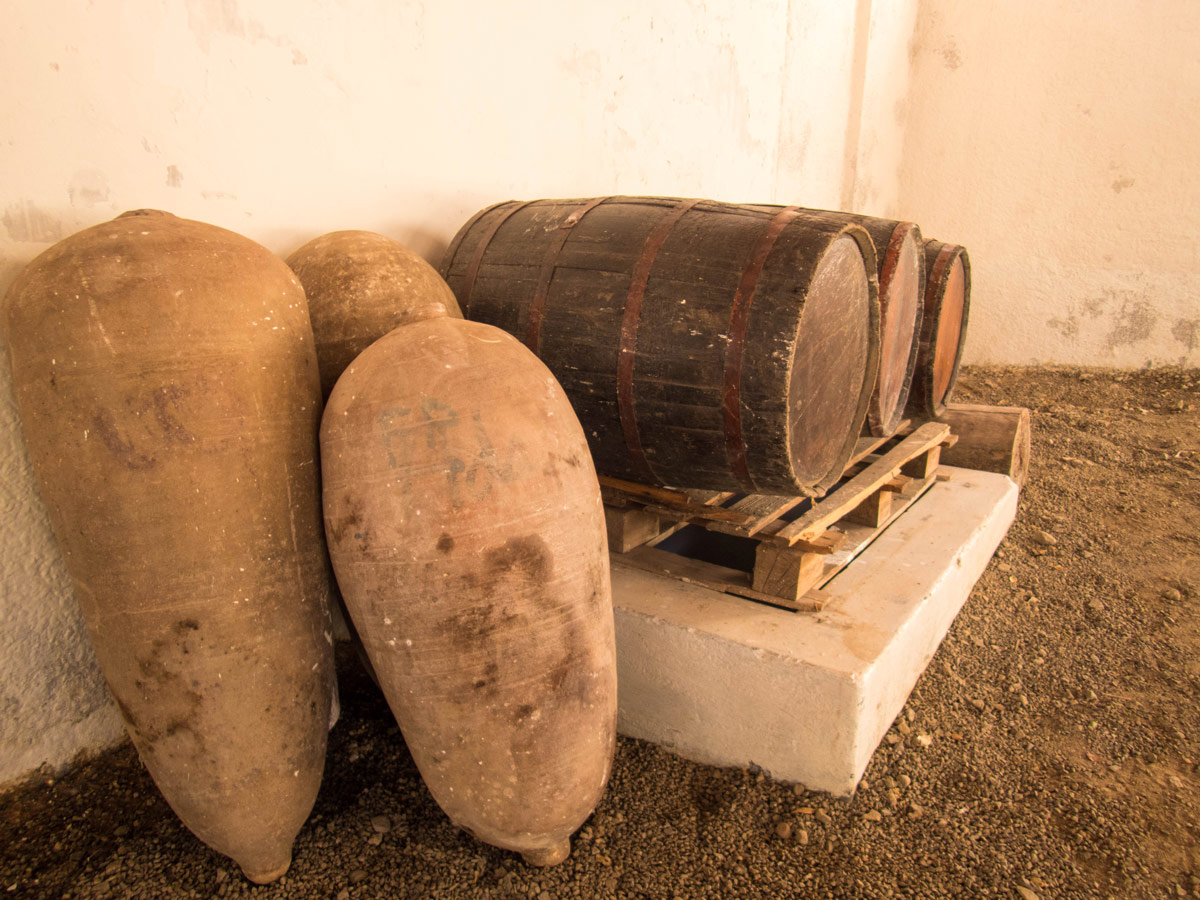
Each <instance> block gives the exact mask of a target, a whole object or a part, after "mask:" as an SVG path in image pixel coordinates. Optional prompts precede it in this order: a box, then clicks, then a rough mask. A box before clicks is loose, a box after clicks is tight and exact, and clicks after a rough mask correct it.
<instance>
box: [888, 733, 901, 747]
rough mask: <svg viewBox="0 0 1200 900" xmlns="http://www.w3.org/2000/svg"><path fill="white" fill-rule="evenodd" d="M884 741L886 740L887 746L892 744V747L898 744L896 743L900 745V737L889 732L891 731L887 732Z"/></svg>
mask: <svg viewBox="0 0 1200 900" xmlns="http://www.w3.org/2000/svg"><path fill="white" fill-rule="evenodd" d="M885 740H886V741H887V742H888V743H889V744H893V745H894V744H898V743H900V735H898V734H895V733H894V732H891V731H889V732H888V734H887V737H886V738H885Z"/></svg>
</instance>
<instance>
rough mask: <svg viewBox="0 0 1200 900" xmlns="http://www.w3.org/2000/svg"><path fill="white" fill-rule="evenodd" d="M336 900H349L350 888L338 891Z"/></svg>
mask: <svg viewBox="0 0 1200 900" xmlns="http://www.w3.org/2000/svg"><path fill="white" fill-rule="evenodd" d="M337 900H350V888H342V889H341V890H340V891H338V893H337Z"/></svg>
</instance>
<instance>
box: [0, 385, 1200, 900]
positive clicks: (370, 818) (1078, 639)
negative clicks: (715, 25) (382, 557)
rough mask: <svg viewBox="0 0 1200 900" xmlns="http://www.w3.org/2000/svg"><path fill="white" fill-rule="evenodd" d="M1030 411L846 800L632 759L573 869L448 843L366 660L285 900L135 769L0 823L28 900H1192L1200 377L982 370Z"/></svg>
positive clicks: (621, 756) (1199, 845)
mask: <svg viewBox="0 0 1200 900" xmlns="http://www.w3.org/2000/svg"><path fill="white" fill-rule="evenodd" d="M957 399H960V400H964V401H969V402H982V403H1003V404H1016V405H1025V406H1029V407H1030V408H1031V409H1032V410H1033V427H1034V435H1033V462H1032V467H1031V473H1030V478H1029V483H1028V484H1027V486H1026V488H1025V491H1024V493H1023V496H1022V500H1021V509H1020V513H1019V515H1018V518H1017V521H1016V524H1015V525H1014V526H1013V529H1012V531H1011V532H1010V534H1009V536H1008V538H1007V540H1006V541H1005V542H1004V544H1003V546H1002V549H1001V552H1000V553H999V554H997V558H996V559H994V560H993V561H992V563H991V564H990V565H989V567H988V569H987V572H986V573H985V574H984V576H983V578H982V580H981V581H980V582H979V584H978V586H977V587H976V589H975V591H974V593H973V594H972V596H971V598H970V600H969V601H968V603H967V605H966V607H965V608H964V610H963V613H962V615H960V617H959V619H958V621H957V622H956V624H955V625H954V627H953V629H952V631H951V633H950V635H949V637H948V638H947V640H946V641H945V643H944V644H943V646H942V648H941V649H940V651H939V652H938V654H937V656H936V657H935V658H934V660H933V663H932V665H931V666H930V668H929V670H928V672H926V673H925V675H924V676H923V677H922V678H921V680H920V682H919V683H918V685H917V687H916V689H915V691H914V692H913V695H912V698H911V700H910V702H909V704H908V706H907V708H906V711H905V713H904V715H902V717H901V720H900V721H898V724H897V726H895V727H894V728H893V730H892V732H891V733H890V734H889V735H888V737H887V739H886V740H885V742H884V743H883V744H881V746H880V748H879V751H878V752H877V753H876V755H875V758H874V760H873V762H872V763H871V766H870V768H869V770H868V771H867V777H866V780H865V781H864V782H863V784H862V785H861V787H860V789H859V791H858V793H857V795H856V796H855V797H854V798H853V799H850V800H836V799H833V798H830V797H829V796H827V795H823V794H817V793H811V792H806V791H805V790H804V789H803V787H793V786H792V785H785V784H777V783H774V782H772V781H771V780H770V779H767V778H764V777H763V776H762V775H761V774H758V773H756V772H753V771H744V770H738V769H733V770H722V769H713V768H709V767H705V766H700V765H696V764H693V763H690V762H687V761H685V760H682V759H679V758H677V757H675V756H672V755H670V754H669V753H666V752H664V751H661V750H659V749H658V748H656V747H654V746H651V745H648V744H644V743H640V742H638V741H632V740H625V739H622V740H621V742H620V745H619V747H618V752H617V761H616V768H615V771H614V774H613V779H612V783H611V784H610V786H609V788H608V791H607V793H606V794H605V796H604V799H603V800H602V802H601V805H600V807H599V809H597V811H596V813H595V815H594V816H593V817H592V819H591V820H590V821H589V822H588V823H587V824H586V825H585V826H584V828H583V829H582V830H581V831H580V833H579V834H578V835H577V836H576V838H575V841H574V852H573V853H572V855H571V857H570V859H569V860H568V861H567V862H565V863H564V864H562V865H560V866H558V867H556V868H552V869H547V870H538V869H531V868H527V867H525V866H524V865H522V863H521V862H520V860H519V859H518V858H516V857H515V856H513V855H512V854H508V853H504V852H501V851H498V850H494V849H491V848H489V847H487V846H484V845H482V844H479V843H476V842H475V841H473V840H472V839H471V838H469V837H467V836H466V835H465V834H463V833H460V832H457V831H456V830H455V829H453V828H452V827H451V826H450V825H449V824H448V823H447V821H446V820H445V818H444V817H443V816H442V814H441V813H440V811H439V810H438V808H437V807H436V806H435V805H434V803H433V801H432V800H431V799H430V797H429V795H428V794H427V792H426V791H425V789H424V787H423V785H422V783H421V780H420V778H419V776H418V774H417V772H416V769H415V768H414V766H413V764H412V761H411V759H410V758H409V756H408V753H407V751H406V750H405V748H404V744H403V743H402V741H401V739H400V736H399V733H398V731H397V729H396V727H395V725H394V724H393V723H392V720H391V717H390V715H389V714H388V711H387V708H386V706H385V705H384V703H383V702H382V699H381V698H380V696H379V694H378V693H377V692H376V691H375V690H374V688H373V686H372V685H371V684H370V682H369V681H367V680H366V679H365V677H364V676H362V675H361V673H360V672H359V670H358V669H357V666H356V664H355V663H354V661H353V658H352V657H347V658H344V659H343V660H342V665H341V670H342V675H343V703H344V712H343V718H342V721H341V723H340V724H339V725H338V726H337V728H336V729H334V732H333V734H332V735H331V745H330V753H329V762H328V765H327V770H326V778H325V783H324V786H323V788H322V790H321V795H320V797H319V799H318V801H317V806H316V809H315V810H314V812H313V815H312V817H311V819H310V820H309V822H308V824H307V825H306V826H305V828H304V829H303V831H302V832H301V833H300V836H299V839H298V840H297V843H296V848H295V863H294V864H293V867H292V869H291V872H290V873H289V874H288V875H287V876H286V878H285V879H284V880H282V881H281V882H279V883H278V884H276V885H272V886H269V887H254V886H252V885H250V884H249V883H247V882H246V881H244V880H243V878H242V877H241V874H240V873H239V872H238V870H237V867H236V866H235V865H233V864H232V863H230V862H229V861H228V860H226V859H224V858H222V857H220V856H218V855H217V854H216V853H214V852H212V851H210V850H208V849H207V848H206V847H204V846H203V845H201V844H200V843H199V841H197V840H196V839H195V838H193V837H192V836H191V835H190V834H189V833H188V832H187V831H186V830H185V829H184V828H183V827H182V826H181V825H180V824H179V822H178V821H177V820H176V819H175V817H174V816H173V814H172V813H171V811H170V810H169V809H168V807H167V805H166V804H165V803H164V801H163V800H162V799H161V798H160V796H159V794H158V792H157V791H156V790H155V787H154V785H153V783H152V782H151V781H150V779H149V777H148V776H147V775H146V772H145V771H144V770H143V769H142V768H141V766H140V764H139V763H138V761H137V757H136V755H135V754H134V753H133V751H132V750H131V749H130V747H129V746H128V745H126V746H124V747H121V748H118V749H117V750H115V751H112V752H111V753H108V754H106V755H105V756H103V757H101V758H99V759H96V760H93V761H91V762H89V763H86V764H84V765H82V766H80V767H76V768H75V769H74V770H72V771H70V772H68V773H65V774H63V775H62V776H61V777H58V778H51V777H43V778H40V779H38V780H36V781H35V782H33V783H31V784H29V785H28V786H27V787H25V788H22V789H20V790H17V791H15V792H12V793H10V794H8V795H7V796H4V797H2V798H0V892H3V891H5V890H7V891H8V892H9V893H10V894H12V895H15V896H22V897H25V896H28V897H43V896H44V897H68V896H69V897H72V898H87V897H147V898H149V897H210V896H238V895H245V894H254V895H258V896H272V897H278V898H285V897H305V898H308V897H328V898H341V900H349V898H376V897H379V898H389V900H391V898H400V897H413V898H418V897H419V898H426V897H526V898H536V900H550V898H559V897H581V898H591V897H613V896H616V897H631V898H632V897H653V898H691V897H732V896H737V897H781V896H794V897H818V898H821V897H825V898H843V897H844V898H850V897H1004V898H1017V900H1030V898H1034V897H1036V898H1041V900H1052V898H1053V900H1058V898H1069V897H1104V898H1142V897H1146V898H1151V897H1154V898H1159V897H1176V896H1179V897H1200V823H1198V821H1197V817H1198V811H1200V774H1198V766H1197V760H1200V699H1198V698H1200V616H1197V608H1198V605H1200V539H1198V537H1197V536H1198V535H1200V412H1197V407H1200V372H1197V371H1195V370H1192V371H1185V372H1180V371H1178V370H1176V371H1170V370H1158V371H1149V372H1141V373H1137V374H1118V375H1113V374H1112V373H1104V372H1101V371H1079V370H1051V371H1046V370H1029V369H1004V370H1000V369H976V370H973V371H968V372H967V373H965V374H964V377H963V379H962V382H961V385H960V391H959V396H958V398H957Z"/></svg>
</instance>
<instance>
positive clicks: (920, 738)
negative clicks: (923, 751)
mask: <svg viewBox="0 0 1200 900" xmlns="http://www.w3.org/2000/svg"><path fill="white" fill-rule="evenodd" d="M917 743H918V744H920V745H921V746H922V747H928V746H929V745H930V744H932V743H933V738H932V737H930V736H929V735H927V734H918V735H917Z"/></svg>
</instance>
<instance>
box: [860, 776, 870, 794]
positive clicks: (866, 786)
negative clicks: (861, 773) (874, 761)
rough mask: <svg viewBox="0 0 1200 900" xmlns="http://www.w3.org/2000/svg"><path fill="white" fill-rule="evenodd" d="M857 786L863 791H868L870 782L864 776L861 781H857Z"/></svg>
mask: <svg viewBox="0 0 1200 900" xmlns="http://www.w3.org/2000/svg"><path fill="white" fill-rule="evenodd" d="M858 786H859V787H860V788H862V789H863V790H864V791H869V790H870V789H871V782H869V781H867V779H865V778H864V779H863V780H862V781H860V782H859V783H858Z"/></svg>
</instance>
